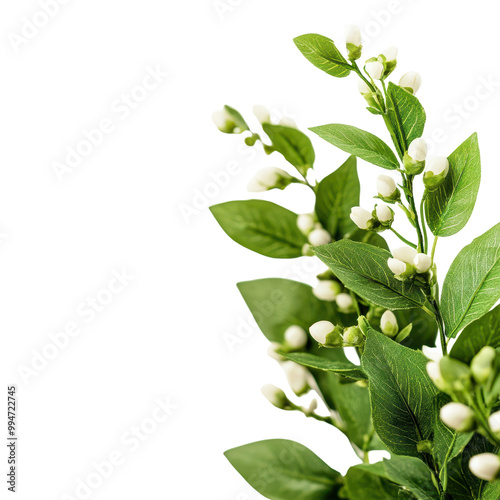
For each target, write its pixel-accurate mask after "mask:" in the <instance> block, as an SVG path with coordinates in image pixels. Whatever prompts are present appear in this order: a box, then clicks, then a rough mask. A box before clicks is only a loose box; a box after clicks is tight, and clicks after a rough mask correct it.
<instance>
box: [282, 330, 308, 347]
mask: <svg viewBox="0 0 500 500" xmlns="http://www.w3.org/2000/svg"><path fill="white" fill-rule="evenodd" d="M284 338H285V342H286V343H287V344H288V345H289V346H290V347H291V348H292V349H302V348H303V347H304V346H305V345H306V344H307V339H308V335H307V333H306V331H305V330H304V329H303V328H301V327H300V326H298V325H292V326H289V327H288V328H287V329H286V330H285V335H284Z"/></svg>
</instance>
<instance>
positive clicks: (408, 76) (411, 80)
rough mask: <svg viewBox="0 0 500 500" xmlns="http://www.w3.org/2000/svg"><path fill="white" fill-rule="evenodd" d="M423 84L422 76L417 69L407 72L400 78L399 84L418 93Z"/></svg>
mask: <svg viewBox="0 0 500 500" xmlns="http://www.w3.org/2000/svg"><path fill="white" fill-rule="evenodd" d="M421 85H422V77H421V76H420V75H419V74H418V73H416V72H415V71H409V72H408V73H405V74H404V75H403V76H402V77H401V80H399V86H400V87H403V88H405V89H411V91H412V92H413V94H416V93H417V91H418V89H419V88H420V86H421Z"/></svg>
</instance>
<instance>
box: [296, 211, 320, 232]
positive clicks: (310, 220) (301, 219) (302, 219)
mask: <svg viewBox="0 0 500 500" xmlns="http://www.w3.org/2000/svg"><path fill="white" fill-rule="evenodd" d="M315 224H316V221H315V220H314V217H313V216H312V215H310V214H301V215H299V216H298V217H297V227H298V228H299V229H300V231H301V232H302V233H304V234H309V233H310V232H311V231H312V230H313V229H314V225H315Z"/></svg>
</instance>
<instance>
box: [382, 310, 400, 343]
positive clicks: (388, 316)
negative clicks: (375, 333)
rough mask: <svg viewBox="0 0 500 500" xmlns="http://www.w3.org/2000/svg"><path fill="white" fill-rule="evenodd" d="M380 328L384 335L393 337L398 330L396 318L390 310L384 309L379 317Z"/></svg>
mask: <svg viewBox="0 0 500 500" xmlns="http://www.w3.org/2000/svg"><path fill="white" fill-rule="evenodd" d="M380 329H381V330H382V333H383V334H384V335H387V336H388V337H391V338H392V337H395V336H396V334H397V333H398V331H399V325H398V320H397V319H396V316H395V315H394V313H393V312H392V311H385V312H384V314H382V317H381V318H380Z"/></svg>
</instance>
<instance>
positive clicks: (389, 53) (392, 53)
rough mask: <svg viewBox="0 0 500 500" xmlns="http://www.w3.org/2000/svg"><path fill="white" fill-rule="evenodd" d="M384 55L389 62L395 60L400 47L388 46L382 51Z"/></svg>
mask: <svg viewBox="0 0 500 500" xmlns="http://www.w3.org/2000/svg"><path fill="white" fill-rule="evenodd" d="M382 55H383V56H385V58H386V60H387V61H388V62H390V61H395V60H396V59H397V58H398V48H397V47H394V46H393V47H388V48H387V49H385V50H384V51H383V52H382Z"/></svg>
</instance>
